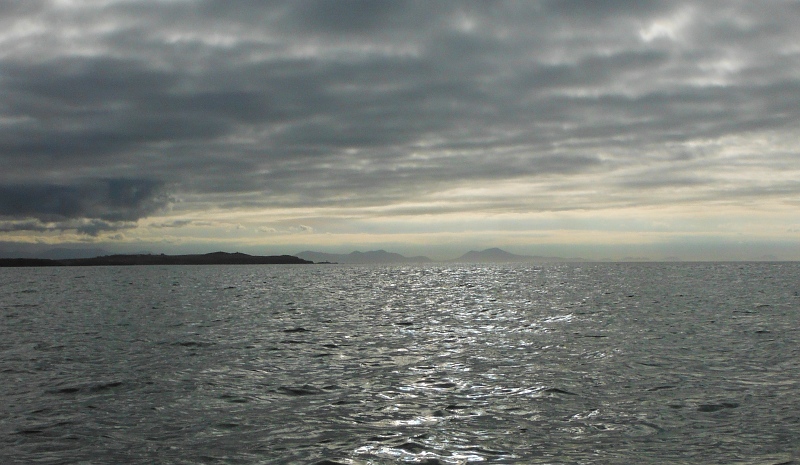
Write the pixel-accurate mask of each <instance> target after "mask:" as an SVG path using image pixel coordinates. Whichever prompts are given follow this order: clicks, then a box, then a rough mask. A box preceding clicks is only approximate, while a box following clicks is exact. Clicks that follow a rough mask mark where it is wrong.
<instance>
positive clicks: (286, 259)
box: [0, 252, 313, 267]
mask: <svg viewBox="0 0 800 465" xmlns="http://www.w3.org/2000/svg"><path fill="white" fill-rule="evenodd" d="M311 263H313V262H311V261H308V260H303V259H302V258H297V257H295V256H292V255H274V256H259V255H247V254H244V253H238V252H237V253H227V252H213V253H207V254H201V255H163V254H161V255H152V254H139V255H105V256H101V257H94V258H70V259H63V260H49V259H38V258H1V259H0V267H31V266H126V265H292V264H311Z"/></svg>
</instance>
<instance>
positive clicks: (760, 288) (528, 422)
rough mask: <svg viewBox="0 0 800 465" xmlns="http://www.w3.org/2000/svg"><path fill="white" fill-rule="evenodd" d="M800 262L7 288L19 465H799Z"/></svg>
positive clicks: (6, 454) (253, 274)
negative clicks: (632, 464)
mask: <svg viewBox="0 0 800 465" xmlns="http://www.w3.org/2000/svg"><path fill="white" fill-rule="evenodd" d="M799 292H800V264H797V263H717V264H714V263H702V264H624V263H617V264H614V263H608V264H568V265H567V264H563V265H562V264H553V265H542V266H532V265H434V266H418V267H378V266H372V267H369V266H364V267H357V266H337V265H309V266H303V265H300V266H182V267H180V266H176V267H167V266H164V267H155V266H153V267H148V266H143V267H106V268H35V269H8V268H6V269H0V463H2V464H34V463H35V464H73V463H83V464H117V463H119V464H122V463H132V464H150V463H163V464H289V463H292V464H293V463H297V464H315V463H316V464H329V465H330V464H334V463H340V464H393V463H425V464H437V463H439V464H457V463H474V462H483V463H522V464H545V463H548V464H630V463H639V464H736V463H740V464H798V463H800V296H799V295H798V293H799Z"/></svg>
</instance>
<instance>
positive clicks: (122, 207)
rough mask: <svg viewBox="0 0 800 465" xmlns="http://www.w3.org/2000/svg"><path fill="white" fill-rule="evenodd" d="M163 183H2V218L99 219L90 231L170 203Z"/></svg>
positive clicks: (142, 181)
mask: <svg viewBox="0 0 800 465" xmlns="http://www.w3.org/2000/svg"><path fill="white" fill-rule="evenodd" d="M163 188H164V185H163V183H161V182H159V181H154V180H147V179H107V180H93V181H86V182H83V183H81V184H72V185H58V184H18V185H0V217H2V218H11V219H23V218H34V219H37V220H40V221H43V222H58V221H64V220H74V219H81V218H83V219H88V220H92V221H96V223H93V225H89V226H88V229H86V228H84V227H83V226H82V228H83V229H86V230H98V229H97V228H102V227H105V226H104V225H108V224H110V223H115V222H131V221H136V220H138V219H140V218H142V217H145V216H147V215H149V214H151V213H153V212H154V211H156V210H158V209H159V208H162V207H164V206H165V205H166V204H167V202H168V197H167V196H166V194H165V192H164V190H163Z"/></svg>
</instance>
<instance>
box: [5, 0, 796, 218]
mask: <svg viewBox="0 0 800 465" xmlns="http://www.w3.org/2000/svg"><path fill="white" fill-rule="evenodd" d="M25 5H27V6H22V3H21V2H11V3H5V4H2V6H0V7H2V8H3V10H4V11H7V12H8V15H9V16H11V17H14V16H15V15H16V17H17V18H31V19H36V20H40V21H44V23H45V24H47V25H48V26H49V28H50V30H48V31H46V32H43V33H41V34H40V35H37V36H32V37H31V38H30V39H24V38H15V39H13V40H11V39H9V40H10V41H11V42H9V44H8V47H4V49H5V50H8V51H7V52H6V53H5V54H4V55H2V56H1V57H0V69H1V70H2V72H0V163H2V165H3V166H4V169H5V171H4V173H3V175H2V176H3V177H2V178H0V185H1V186H2V187H0V214H3V215H4V216H8V217H13V218H23V217H25V215H27V216H28V217H31V218H39V219H41V220H42V221H49V219H50V218H56V219H57V220H58V219H59V218H61V219H64V218H68V219H72V218H86V219H90V220H97V221H106V222H117V221H135V220H136V219H139V218H143V217H146V216H148V215H150V214H152V213H153V212H155V211H156V210H157V209H158V207H160V206H163V205H164V203H165V202H166V201H165V200H164V199H163V198H162V197H161V194H159V193H157V192H161V190H162V188H163V186H162V185H160V184H158V183H156V182H154V184H152V185H150V184H147V183H148V182H150V181H147V182H145V181H128V182H131V183H134V184H136V183H139V184H136V185H137V186H138V189H139V191H137V192H139V193H140V194H138V195H140V196H141V197H137V198H129V199H128V200H127V201H128V202H129V204H128V205H115V204H114V202H117V201H120V202H121V201H123V200H122V199H117V200H115V197H114V195H112V194H111V193H110V192H111V191H112V190H113V189H115V188H119V189H121V190H123V191H124V189H125V187H124V186H122V187H114V184H113V182H111V181H102V182H99V181H94V182H86V181H83V179H85V178H86V177H87V174H86V173H91V176H92V177H95V178H103V179H107V180H108V179H118V180H122V179H170V181H171V185H172V187H174V189H175V191H176V192H177V193H178V194H180V193H185V194H187V195H191V196H192V198H197V199H203V200H200V201H199V203H201V204H202V203H203V202H207V203H215V202H220V203H225V204H230V205H231V206H235V205H237V202H238V205H242V206H245V205H260V206H265V205H266V206H269V205H288V206H303V205H323V206H324V205H330V204H337V203H348V204H350V205H386V204H390V203H392V202H398V201H400V200H402V199H403V198H407V197H408V196H409V195H413V194H416V193H419V194H420V195H433V194H435V192H437V191H441V190H444V189H446V188H448V187H452V186H457V185H467V184H469V185H479V184H484V185H491V184H492V183H494V182H498V181H503V180H506V179H521V178H524V177H530V178H532V177H536V176H553V175H559V176H564V178H565V179H566V178H569V177H571V176H577V175H581V174H584V175H585V174H591V175H595V174H603V173H605V174H610V176H608V177H607V178H605V179H607V180H606V181H603V182H605V183H606V185H607V187H608V188H609V189H619V190H622V191H624V192H635V191H636V190H637V189H642V188H645V187H648V186H668V185H672V184H678V185H681V184H682V183H683V184H684V185H685V184H686V183H689V182H693V181H692V180H694V179H699V180H702V179H706V178H708V175H707V174H704V173H702V172H699V173H696V174H695V175H694V176H692V177H687V176H686V173H684V172H683V171H682V169H683V168H682V167H681V166H679V165H678V164H674V165H669V166H668V165H657V167H658V169H650V170H648V168H653V167H654V166H656V164H657V163H660V162H661V161H663V157H664V155H663V153H664V152H665V151H669V150H673V149H672V148H670V147H674V146H675V145H670V144H677V145H679V144H680V143H683V142H689V141H692V140H699V139H713V138H720V137H725V136H729V135H739V134H742V133H747V132H756V131H777V132H781V133H783V132H785V131H791V130H792V128H793V124H795V122H796V121H797V120H798V117H800V114H798V112H799V110H798V108H800V101H798V100H799V99H800V97H799V96H800V89H798V85H799V84H798V82H800V57H799V56H798V54H797V52H796V51H794V52H793V51H792V48H791V46H790V44H791V43H796V41H797V39H798V36H797V32H796V31H797V30H798V28H797V27H796V26H798V24H797V20H796V18H797V17H798V16H797V14H796V13H797V11H796V9H797V4H796V2H770V3H769V4H762V5H759V6H758V7H754V6H751V5H747V4H740V3H736V4H732V3H730V2H715V1H710V2H672V3H668V2H640V1H635V2H634V1H622V2H613V1H598V2H579V1H539V2H478V1H476V2H427V1H402V2H396V1H377V2H376V1H368V2H364V1H355V0H354V1H347V2H338V1H323V2H319V1H304V2H255V1H247V2H226V3H222V2H211V1H209V2H194V3H185V2H157V1H152V2H123V3H110V4H108V5H106V6H104V7H91V6H85V5H84V6H75V7H73V8H74V9H73V10H70V9H65V8H62V9H60V10H56V9H54V8H53V7H52V5H51V4H50V3H48V2H36V3H35V4H34V2H31V3H27V2H26V3H25ZM684 8H687V11H689V10H691V11H692V14H691V18H690V20H689V21H688V22H687V24H686V25H683V26H681V27H683V28H684V29H682V30H681V31H680V32H681V34H682V35H681V37H680V38H675V39H674V40H672V39H669V38H666V39H663V40H653V41H651V42H647V41H645V40H643V39H642V37H641V36H640V31H641V30H642V29H643V28H646V27H648V25H650V24H652V23H653V22H654V21H664V20H665V18H666V20H668V19H669V18H671V17H672V16H673V15H674V14H676V13H677V12H680V11H683V9H684ZM0 21H6V22H7V23H6V24H10V23H8V21H9V20H8V19H7V18H6V19H2V20H0ZM101 24H105V25H106V26H107V27H105V28H97V27H94V28H92V27H90V26H93V25H94V26H97V25H101ZM114 25H116V26H114ZM65 26H72V27H77V28H78V30H80V31H83V33H81V34H78V37H75V38H74V39H73V40H72V42H64V41H63V40H60V36H59V35H58V33H59V31H60V28H62V27H65ZM676 27H677V26H676ZM776 31H777V32H776ZM678 39H680V40H678ZM86 50H90V51H91V53H88V52H86ZM23 51H24V52H25V53H23ZM37 51H38V52H39V53H34V52H37ZM31 57H35V58H31ZM674 150H675V153H674V154H673V158H678V159H679V158H681V157H685V156H686V152H685V149H682V148H680V149H678V148H676V149H674ZM609 154H613V156H611V155H609ZM692 157H693V158H699V159H706V156H705V155H704V154H703V153H692ZM706 162H707V164H704V165H703V166H702V169H704V170H713V169H714V166H715V165H714V164H715V163H719V161H718V160H716V159H713V158H707V159H706ZM760 163H763V164H765V165H769V164H770V163H773V162H772V161H770V160H761V161H760ZM6 167H7V168H6ZM622 167H638V168H640V171H642V172H651V173H653V174H652V178H647V179H640V180H636V181H635V182H627V181H626V180H622V181H620V179H619V176H615V175H614V173H615V170H619V169H622ZM662 167H663V169H661V168H662ZM61 176H63V178H62V177H61ZM41 179H63V181H62V184H53V183H45V182H43V181H40V180H41ZM598 179H599V178H598ZM119 182H122V181H119ZM699 182H701V181H699ZM128 187H130V186H128ZM776 195H777V194H776ZM203 196H205V197H203ZM134 197H135V196H134ZM28 199H29V200H28ZM137 199H138V200H137ZM519 201H520V202H521V203H520V208H521V209H524V208H526V206H525V205H524V204H523V203H522V202H523V201H522V200H519ZM504 208H505V207H504ZM59 221H60V220H59ZM101 227H102V225H99V224H98V228H101ZM90 230H91V228H89V229H86V231H90ZM95 230H97V231H99V230H100V229H97V228H95Z"/></svg>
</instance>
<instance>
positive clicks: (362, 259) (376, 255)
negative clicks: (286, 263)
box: [297, 250, 433, 265]
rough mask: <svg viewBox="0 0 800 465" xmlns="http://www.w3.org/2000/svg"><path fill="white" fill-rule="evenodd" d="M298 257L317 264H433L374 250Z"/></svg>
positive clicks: (304, 253) (426, 260)
mask: <svg viewBox="0 0 800 465" xmlns="http://www.w3.org/2000/svg"><path fill="white" fill-rule="evenodd" d="M297 256H298V257H300V258H302V259H304V260H309V261H312V262H315V263H325V262H327V263H347V264H358V265H365V264H379V263H390V264H391V263H432V262H433V260H431V259H430V258H428V257H404V256H403V255H400V254H399V253H393V252H387V251H385V250H373V251H370V252H351V253H349V254H335V253H323V252H312V251H310V250H307V251H305V252H300V253H298V254H297Z"/></svg>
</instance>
